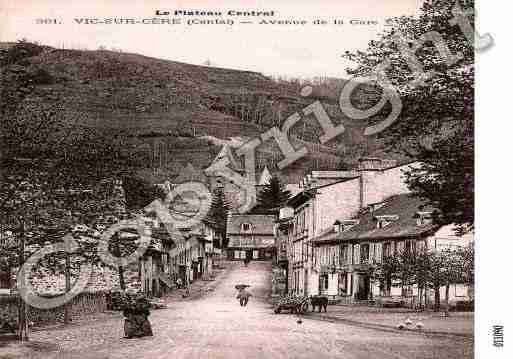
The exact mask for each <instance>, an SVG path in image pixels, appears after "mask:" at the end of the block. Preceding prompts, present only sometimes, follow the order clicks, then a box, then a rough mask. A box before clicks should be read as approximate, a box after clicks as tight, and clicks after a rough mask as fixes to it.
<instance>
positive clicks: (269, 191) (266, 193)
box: [257, 175, 291, 212]
mask: <svg viewBox="0 0 513 359" xmlns="http://www.w3.org/2000/svg"><path fill="white" fill-rule="evenodd" d="M290 196H291V194H290V191H288V190H287V189H286V188H285V184H283V183H282V182H281V180H280V178H279V177H278V176H276V175H274V176H272V177H271V179H270V180H269V183H267V184H266V185H265V186H264V188H263V189H262V191H261V192H260V193H259V194H258V196H257V208H258V210H261V211H264V212H270V211H273V210H276V209H278V208H280V207H282V206H283V205H284V204H285V203H286V202H287V201H288V200H289V198H290Z"/></svg>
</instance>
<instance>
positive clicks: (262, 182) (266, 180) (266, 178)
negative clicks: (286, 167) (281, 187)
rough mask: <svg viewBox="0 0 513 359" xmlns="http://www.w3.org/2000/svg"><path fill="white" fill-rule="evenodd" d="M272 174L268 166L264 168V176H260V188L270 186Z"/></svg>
mask: <svg viewBox="0 0 513 359" xmlns="http://www.w3.org/2000/svg"><path fill="white" fill-rule="evenodd" d="M271 178H272V176H271V173H270V172H269V169H267V166H265V167H264V170H263V171H262V174H261V175H260V180H259V181H258V186H265V185H266V184H269V182H270V181H271Z"/></svg>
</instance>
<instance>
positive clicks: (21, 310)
mask: <svg viewBox="0 0 513 359" xmlns="http://www.w3.org/2000/svg"><path fill="white" fill-rule="evenodd" d="M24 263H25V219H23V218H22V217H20V247H19V270H22V268H23V264H24ZM22 273H23V275H26V274H27V273H24V272H22ZM19 291H20V288H18V292H19ZM18 318H19V321H18V322H19V328H18V330H19V339H20V341H22V342H23V341H28V340H29V338H28V322H27V303H25V301H24V300H23V298H22V297H21V295H20V298H19V306H18Z"/></svg>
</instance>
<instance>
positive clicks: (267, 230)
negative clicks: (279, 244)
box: [226, 213, 275, 260]
mask: <svg viewBox="0 0 513 359" xmlns="http://www.w3.org/2000/svg"><path fill="white" fill-rule="evenodd" d="M274 222H275V216H274V215H269V214H252V213H249V214H230V215H229V216H228V221H227V226H226V237H227V239H228V247H227V255H228V258H229V259H231V260H244V259H250V260H268V259H271V258H272V257H273V255H274V252H275V241H274Z"/></svg>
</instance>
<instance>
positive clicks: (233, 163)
mask: <svg viewBox="0 0 513 359" xmlns="http://www.w3.org/2000/svg"><path fill="white" fill-rule="evenodd" d="M223 158H227V159H228V163H229V164H230V167H232V168H233V169H234V170H235V171H243V168H242V165H241V164H240V162H239V161H237V160H236V159H235V157H234V156H233V152H232V149H231V147H230V146H228V145H227V144H224V145H223V148H221V151H220V152H219V153H218V154H217V156H216V158H215V159H214V160H213V161H212V163H216V162H218V161H221V160H222V159H223Z"/></svg>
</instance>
